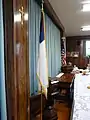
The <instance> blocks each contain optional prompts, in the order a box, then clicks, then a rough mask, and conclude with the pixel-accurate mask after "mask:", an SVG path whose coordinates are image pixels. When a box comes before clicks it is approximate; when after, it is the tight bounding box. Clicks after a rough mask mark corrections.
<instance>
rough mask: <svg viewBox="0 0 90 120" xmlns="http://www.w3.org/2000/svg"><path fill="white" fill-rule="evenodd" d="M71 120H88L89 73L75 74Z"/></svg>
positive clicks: (89, 100) (89, 110) (89, 97)
mask: <svg viewBox="0 0 90 120" xmlns="http://www.w3.org/2000/svg"><path fill="white" fill-rule="evenodd" d="M71 120H90V73H86V74H84V75H83V74H82V73H79V74H75V79H74V96H73V107H72V116H71Z"/></svg>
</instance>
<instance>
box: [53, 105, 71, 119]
mask: <svg viewBox="0 0 90 120" xmlns="http://www.w3.org/2000/svg"><path fill="white" fill-rule="evenodd" d="M55 109H56V110H57V114H58V120H69V117H70V108H68V107H67V106H66V105H64V104H62V103H56V104H55Z"/></svg>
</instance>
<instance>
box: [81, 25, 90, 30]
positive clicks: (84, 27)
mask: <svg viewBox="0 0 90 120" xmlns="http://www.w3.org/2000/svg"><path fill="white" fill-rule="evenodd" d="M81 31H90V25H87V26H82V27H81Z"/></svg>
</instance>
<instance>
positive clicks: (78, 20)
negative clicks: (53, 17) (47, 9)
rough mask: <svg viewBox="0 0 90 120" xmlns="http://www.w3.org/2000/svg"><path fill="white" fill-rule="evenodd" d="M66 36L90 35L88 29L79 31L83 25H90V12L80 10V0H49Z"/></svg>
mask: <svg viewBox="0 0 90 120" xmlns="http://www.w3.org/2000/svg"><path fill="white" fill-rule="evenodd" d="M49 2H50V3H51V5H52V7H53V9H54V10H55V12H56V14H57V16H58V17H59V19H60V21H61V23H62V24H63V26H64V27H65V32H66V35H67V36H80V35H90V31H83V32H82V31H80V28H81V27H82V26H84V25H90V12H81V7H82V4H81V2H82V0H49Z"/></svg>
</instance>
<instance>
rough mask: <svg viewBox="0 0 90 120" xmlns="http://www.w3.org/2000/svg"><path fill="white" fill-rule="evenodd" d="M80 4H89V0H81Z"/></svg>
mask: <svg viewBox="0 0 90 120" xmlns="http://www.w3.org/2000/svg"><path fill="white" fill-rule="evenodd" d="M81 4H90V0H85V1H83V2H81Z"/></svg>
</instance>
